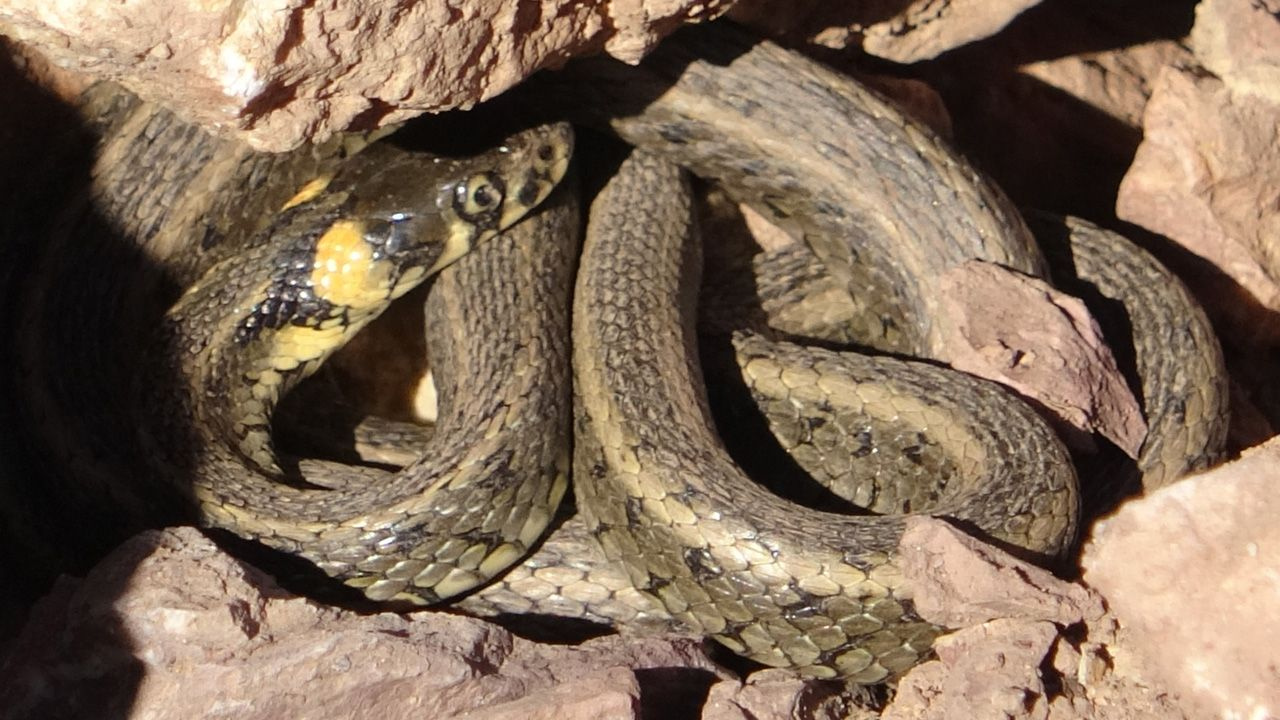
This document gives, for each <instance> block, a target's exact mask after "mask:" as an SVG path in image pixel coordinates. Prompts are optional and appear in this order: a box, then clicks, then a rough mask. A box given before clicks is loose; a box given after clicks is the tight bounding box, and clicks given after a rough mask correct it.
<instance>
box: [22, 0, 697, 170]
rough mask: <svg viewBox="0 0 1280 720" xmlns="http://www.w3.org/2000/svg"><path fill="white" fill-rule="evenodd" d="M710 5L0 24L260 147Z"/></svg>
mask: <svg viewBox="0 0 1280 720" xmlns="http://www.w3.org/2000/svg"><path fill="white" fill-rule="evenodd" d="M721 5H722V3H720V2H719V0H612V1H611V0H595V1H593V2H586V3H583V2H569V1H568V0H541V1H539V2H524V3H495V2H459V3H441V2H420V3H407V4H404V3H402V4H397V5H393V6H388V5H386V4H385V3H381V2H376V1H375V0H353V1H352V2H342V3H313V2H306V1H304V0H285V1H284V2H279V1H277V0H245V1H244V2H228V1H226V0H223V1H222V2H198V1H196V0H187V1H186V2H169V1H168V0H143V1H141V2H129V3H103V2H97V1H96V0H71V1H69V2H59V3H48V2H41V1H40V0H14V1H13V2H8V3H5V4H4V5H3V6H0V32H3V34H5V35H8V36H10V37H13V38H16V39H18V40H21V41H23V42H27V43H31V44H33V45H36V46H37V47H39V48H40V49H41V50H42V51H43V52H45V53H47V54H48V55H49V56H50V57H51V58H52V59H53V60H54V62H55V63H56V64H58V65H61V66H64V67H70V68H77V69H80V70H82V71H85V72H87V73H89V74H91V75H94V76H96V77H98V78H106V79H113V80H119V81H121V82H122V83H123V84H124V85H125V86H126V87H128V88H129V89H131V90H133V91H134V92H136V93H137V94H138V95H140V96H142V97H143V98H146V99H148V100H153V101H157V102H160V103H161V104H164V105H166V106H168V107H171V108H174V109H175V110H178V111H180V112H182V113H183V115H184V117H185V118H186V119H188V120H193V121H196V122H198V123H200V124H202V125H205V126H207V127H210V128H219V129H222V130H227V131H235V132H237V133H239V134H241V135H242V136H243V137H244V138H245V139H247V140H248V141H249V143H250V144H251V145H253V146H254V147H256V148H258V149H261V150H284V149H288V148H291V147H294V146H296V145H298V144H300V143H301V142H302V141H304V140H307V139H314V140H317V141H318V140H322V139H324V138H325V137H328V136H329V135H331V134H332V133H334V132H339V131H342V130H346V129H349V128H351V127H353V126H359V127H360V128H362V129H369V128H371V127H378V126H383V125H387V124H390V123H395V122H399V121H403V120H407V119H409V118H411V117H413V116H415V115H418V114H421V113H423V112H427V111H438V110H446V109H450V108H457V107H469V106H470V105H473V104H475V103H476V102H479V101H480V100H483V99H485V98H489V97H493V96H494V95H497V94H498V93H500V92H502V91H503V90H505V89H507V88H508V87H511V86H512V85H514V84H515V83H517V82H519V81H520V80H522V79H524V78H525V77H527V76H528V75H530V74H532V73H533V72H534V71H536V70H538V69H539V68H542V67H546V66H548V65H552V64H555V63H558V62H562V61H564V60H565V59H567V58H568V57H570V56H572V55H575V54H582V53H587V52H596V51H598V50H599V49H600V48H601V47H603V49H604V50H605V51H606V52H608V53H610V54H611V55H613V56H614V57H617V58H620V59H623V60H628V61H632V62H634V61H636V60H639V59H640V58H641V57H642V56H643V55H644V54H645V53H646V52H647V51H648V50H649V49H650V48H652V47H653V45H655V44H656V43H657V42H658V40H659V39H661V38H662V37H663V36H664V35H665V34H666V33H668V32H670V31H671V30H673V29H675V28H676V27H678V26H679V25H680V23H681V22H683V21H685V20H686V19H689V18H704V17H708V16H711V15H713V14H714V13H715V12H717V11H718V9H719V8H720V7H721Z"/></svg>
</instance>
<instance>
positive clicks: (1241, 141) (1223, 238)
mask: <svg viewBox="0 0 1280 720" xmlns="http://www.w3.org/2000/svg"><path fill="white" fill-rule="evenodd" d="M1270 5H1271V7H1268V3H1233V2H1206V3H1202V4H1201V5H1200V6H1199V7H1198V8H1197V17H1196V25H1195V28H1194V31H1193V33H1192V40H1193V41H1194V49H1195V52H1196V58H1197V59H1198V60H1199V61H1201V62H1203V63H1204V65H1205V67H1187V68H1176V67H1170V68H1166V69H1165V70H1164V71H1163V72H1162V74H1161V75H1160V77H1159V79H1158V80H1157V82H1156V86H1155V89H1154V92H1153V94H1152V98H1151V102H1150V103H1148V105H1147V107H1146V112H1145V115H1144V119H1143V132H1144V139H1143V142H1142V145H1141V146H1140V147H1139V148H1138V153H1137V155H1136V157H1134V161H1133V165H1132V167H1131V168H1130V170H1129V173H1128V174H1127V175H1126V176H1125V179H1124V182H1123V184H1122V185H1121V186H1120V195H1119V198H1118V199H1117V201H1116V205H1117V213H1118V214H1119V215H1120V217H1122V218H1123V219H1125V220H1128V221H1130V222H1133V223H1136V224H1138V225H1141V226H1143V227H1146V228H1149V229H1151V230H1154V231H1156V232H1159V233H1161V234H1163V235H1165V236H1167V237H1169V238H1171V239H1173V240H1175V241H1177V242H1178V243H1180V244H1182V245H1183V246H1184V247H1186V248H1187V249H1188V250H1190V251H1191V252H1193V253H1195V254H1196V255H1199V256H1200V257H1202V258H1205V259H1207V260H1208V261H1210V262H1211V263H1212V264H1213V265H1214V266H1216V267H1217V268H1219V269H1220V270H1222V271H1223V272H1225V273H1226V274H1227V275H1228V276H1230V277H1231V278H1232V279H1233V280H1235V282H1237V283H1238V284H1239V285H1240V286H1241V287H1242V288H1243V289H1244V290H1246V291H1247V292H1248V293H1250V294H1251V295H1252V297H1253V298H1254V299H1255V301H1256V302H1257V303H1259V304H1261V305H1262V306H1264V307H1266V308H1269V309H1271V310H1278V309H1280V285H1277V280H1278V279H1280V245H1277V244H1276V243H1275V241H1274V239H1275V237H1276V236H1277V235H1278V234H1280V215H1278V214H1277V213H1276V212H1275V209H1276V208H1278V207H1280V147H1278V146H1277V144H1276V142H1275V129H1276V127H1277V125H1280V90H1276V87H1278V86H1280V85H1278V84H1277V82H1276V80H1277V78H1280V16H1278V15H1277V12H1280V8H1278V7H1276V6H1275V5H1274V3H1270ZM1215 73H1216V74H1215ZM1205 138H1213V139H1214V142H1212V143H1210V142H1205Z"/></svg>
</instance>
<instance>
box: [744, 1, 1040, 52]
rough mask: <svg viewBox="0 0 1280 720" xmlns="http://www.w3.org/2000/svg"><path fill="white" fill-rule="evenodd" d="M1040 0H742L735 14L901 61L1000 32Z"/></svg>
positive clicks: (764, 25) (796, 34)
mask: <svg viewBox="0 0 1280 720" xmlns="http://www.w3.org/2000/svg"><path fill="white" fill-rule="evenodd" d="M1039 2H1040V0H997V1H991V0H942V1H941V2H939V1H938V0H909V1H908V2H901V1H900V0H899V1H896V2H895V1H893V0H872V1H871V2H858V3H825V2H817V1H815V0H806V1H804V2H798V3H795V2H793V3H779V2H771V1H770V0H743V1H742V2H739V3H738V4H737V5H735V6H734V8H733V9H732V10H731V11H730V15H731V17H733V18H734V19H737V20H740V21H742V22H744V23H746V24H748V25H753V26H757V27H761V28H763V29H766V30H767V31H770V32H781V33H784V34H787V35H789V36H792V37H796V38H804V39H807V40H809V41H811V42H814V43H816V44H818V45H824V46H826V47H831V48H843V47H849V46H858V47H860V48H861V49H862V50H863V51H865V52H867V53H869V54H871V55H875V56H877V57H882V58H885V59H886V60H892V61H894V62H900V63H912V62H916V61H919V60H928V59H930V58H935V57H937V56H938V55H941V54H942V53H944V52H946V51H948V50H952V49H954V48H957V47H959V46H961V45H964V44H966V43H970V42H973V41H975V40H980V39H982V38H985V37H988V36H990V35H994V34H995V33H997V32H999V31H1000V30H1001V29H1002V28H1004V26H1005V25H1007V24H1008V23H1009V21H1010V20H1012V19H1013V18H1015V17H1017V15H1018V14H1019V13H1021V12H1022V11H1024V10H1026V9H1027V8H1029V7H1032V6H1034V5H1036V4H1038V3H1039Z"/></svg>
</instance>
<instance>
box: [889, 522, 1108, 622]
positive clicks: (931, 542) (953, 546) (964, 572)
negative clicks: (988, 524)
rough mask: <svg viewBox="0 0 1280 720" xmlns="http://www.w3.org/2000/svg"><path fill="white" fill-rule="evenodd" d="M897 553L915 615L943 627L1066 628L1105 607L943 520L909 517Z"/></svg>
mask: <svg viewBox="0 0 1280 720" xmlns="http://www.w3.org/2000/svg"><path fill="white" fill-rule="evenodd" d="M898 550H899V552H900V553H901V564H902V574H903V577H904V578H905V579H906V581H907V583H908V584H909V585H910V586H911V587H912V588H913V593H914V594H913V598H912V600H913V602H914V603H915V607H916V611H917V612H918V613H920V616H921V617H922V618H924V619H925V620H928V621H929V622H932V623H937V624H938V625H942V626H944V627H951V628H960V627H966V626H969V625H976V624H978V623H983V622H987V621H989V620H996V619H1009V618H1012V619H1019V620H1030V621H1037V622H1038V621H1049V622H1053V623H1057V624H1058V625H1064V626H1065V625H1071V624H1073V623H1077V622H1080V621H1081V620H1091V619H1096V618H1097V617H1099V616H1101V615H1102V606H1101V602H1100V601H1099V599H1098V598H1097V597H1096V596H1095V595H1093V594H1091V593H1090V592H1089V591H1088V590H1086V589H1085V588H1083V587H1081V586H1079V585H1075V584H1072V583H1068V582H1065V581H1063V580H1059V579H1058V578H1056V577H1054V576H1053V574H1052V573H1050V572H1049V571H1048V570H1045V569H1043V568H1040V567H1036V566H1035V565H1032V564H1030V563H1027V562H1024V561H1022V560H1019V559H1018V558H1015V557H1013V556H1012V555H1010V554H1008V553H1006V552H1004V551H1002V550H1000V549H998V548H996V547H993V546H991V545H988V544H987V543H984V542H982V541H981V540H978V539H976V538H974V537H972V536H970V535H967V534H965V533H963V532H961V531H960V530H958V529H956V528H955V526H953V525H951V523H948V522H945V521H943V520H937V519H934V518H930V517H925V516H917V517H911V518H908V520H907V529H906V532H904V533H903V534H902V540H901V541H900V542H899V544H898Z"/></svg>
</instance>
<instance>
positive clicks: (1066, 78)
mask: <svg viewBox="0 0 1280 720" xmlns="http://www.w3.org/2000/svg"><path fill="white" fill-rule="evenodd" d="M1190 61H1191V53H1190V52H1189V51H1188V50H1187V48H1186V47H1185V46H1184V45H1183V44H1181V43H1178V42H1174V41H1172V40H1156V41H1153V42H1149V43H1144V44H1142V45H1132V46H1125V47H1121V48H1115V49H1109V50H1101V51H1098V52H1089V53H1080V54H1076V55H1066V56H1061V57H1054V58H1051V59H1048V60H1036V61H1033V62H1030V63H1027V64H1025V65H1023V66H1021V67H1020V68H1019V69H1018V70H1019V72H1020V73H1023V74H1025V75H1027V76H1028V77H1032V78H1035V79H1036V80H1039V81H1040V82H1043V83H1044V84H1046V85H1048V86H1050V87H1053V88H1056V89H1057V90H1060V91H1061V92H1063V93H1066V94H1067V95H1069V96H1070V97H1071V98H1074V99H1076V100H1078V101H1080V102H1082V103H1084V104H1086V105H1087V106H1089V107H1091V108H1094V109H1097V110H1100V111H1102V112H1104V113H1106V114H1107V115H1109V116H1110V117H1112V118H1114V119H1116V120H1118V121H1120V122H1122V123H1124V124H1125V125H1128V126H1129V127H1132V128H1138V127H1141V126H1142V111H1143V109H1144V108H1145V107H1146V105H1147V99H1148V98H1150V97H1151V86H1152V83H1153V82H1154V81H1155V79H1156V77H1157V76H1158V75H1159V74H1160V71H1161V69H1163V68H1165V67H1169V66H1172V65H1180V64H1186V63H1188V62H1190Z"/></svg>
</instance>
